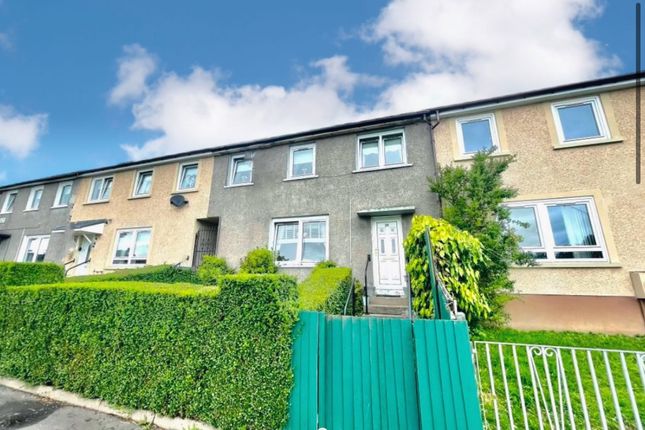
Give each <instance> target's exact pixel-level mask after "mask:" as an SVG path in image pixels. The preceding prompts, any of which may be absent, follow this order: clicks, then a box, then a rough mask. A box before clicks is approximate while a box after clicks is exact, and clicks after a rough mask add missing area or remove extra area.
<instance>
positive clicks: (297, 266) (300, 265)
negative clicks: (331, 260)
mask: <svg viewBox="0 0 645 430" xmlns="http://www.w3.org/2000/svg"><path fill="white" fill-rule="evenodd" d="M276 264H277V265H278V267H280V268H283V269H311V268H312V267H315V266H316V264H318V263H295V262H291V263H284V262H279V261H276Z"/></svg>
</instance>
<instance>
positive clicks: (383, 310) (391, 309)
mask: <svg viewBox="0 0 645 430" xmlns="http://www.w3.org/2000/svg"><path fill="white" fill-rule="evenodd" d="M367 310H368V312H369V315H374V314H377V315H388V316H392V315H397V316H407V315H408V307H407V306H390V305H374V304H372V303H370V305H369V307H368V309H367Z"/></svg>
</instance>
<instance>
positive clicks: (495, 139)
mask: <svg viewBox="0 0 645 430" xmlns="http://www.w3.org/2000/svg"><path fill="white" fill-rule="evenodd" d="M482 120H486V121H488V127H489V129H490V136H491V140H492V143H493V149H494V151H493V153H498V152H500V145H499V134H498V133H497V122H496V121H495V114H494V113H487V114H482V115H472V116H467V117H463V118H458V119H457V120H456V121H455V125H456V126H457V141H458V142H459V154H460V155H461V156H463V157H472V156H474V155H475V154H476V153H477V152H466V142H465V141H464V131H463V129H462V126H463V124H465V123H469V122H475V121H482Z"/></svg>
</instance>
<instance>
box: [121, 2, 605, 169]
mask: <svg viewBox="0 0 645 430" xmlns="http://www.w3.org/2000/svg"><path fill="white" fill-rule="evenodd" d="M601 13H602V11H601V8H600V7H599V6H598V3H597V1H596V0H526V1H521V2H520V1H509V0H489V1H486V2H482V1H479V0H460V1H454V0H392V1H391V2H390V4H388V5H387V6H386V7H385V8H384V9H383V10H382V11H381V13H380V14H379V16H378V18H377V19H376V20H375V21H374V22H373V23H372V24H370V25H368V26H367V27H365V28H364V29H363V31H362V34H363V37H364V39H365V40H366V42H368V43H378V44H380V45H381V47H382V49H383V61H384V62H385V63H386V64H388V65H390V66H391V67H396V68H402V69H403V70H404V71H405V72H406V74H405V76H404V77H403V78H402V79H400V80H398V81H389V80H385V79H383V78H379V77H375V76H371V75H365V74H361V73H356V72H354V71H352V70H351V69H350V68H349V66H348V64H347V63H348V59H347V58H346V57H344V56H333V57H330V58H324V59H320V60H317V61H315V62H313V63H312V64H311V66H312V69H311V73H312V74H311V75H310V76H308V77H306V78H304V79H302V80H301V81H300V82H297V83H296V84H294V85H293V86H290V87H285V86H273V85H268V86H259V85H252V84H249V85H228V84H226V83H225V82H223V81H222V80H220V79H219V75H218V73H216V72H214V71H209V70H205V69H203V68H200V67H195V68H194V69H193V71H192V73H190V74H188V75H186V76H181V75H178V74H177V73H174V72H172V71H171V72H168V73H165V74H161V75H160V76H158V77H157V78H156V79H155V80H153V82H148V81H149V78H150V76H151V74H153V73H154V71H155V70H156V64H157V63H156V61H155V59H154V57H152V56H151V55H150V54H148V53H147V52H146V51H145V49H143V48H142V47H140V46H139V45H130V46H128V47H126V48H125V49H126V54H125V56H124V57H123V58H121V59H120V60H119V73H118V81H117V84H116V86H115V87H114V89H113V90H112V93H111V96H110V102H111V103H123V102H126V101H129V102H131V103H132V112H133V115H134V124H133V127H134V128H136V129H142V130H147V131H153V132H158V133H159V137H157V138H155V139H151V140H149V141H146V142H142V143H139V144H130V145H123V148H124V149H125V150H126V151H127V153H128V155H129V156H130V158H132V159H141V158H146V157H150V156H154V155H160V154H166V153H173V152H179V151H185V150H190V149H195V148H201V147H207V146H208V147H210V146H218V145H222V144H227V143H234V142H240V141H244V140H248V139H253V138H260V137H268V136H272V135H277V134H281V133H287V132H294V131H301V130H306V129H310V128H314V127H319V126H324V125H330V124H333V123H341V122H347V121H352V120H356V119H359V118H364V117H368V116H378V115H384V114H390V113H397V112H405V111H412V110H416V109H422V108H427V107H431V106H438V105H441V104H446V103H453V102H459V101H466V100H474V99H478V98H482V97H488V96H495V95H502V94H506V93H510V92H516V91H522V90H528V89H534V88H539V87H545V86H550V85H556V84H563V83H568V82H575V81H580V80H585V79H591V78H594V77H598V76H600V75H603V74H607V73H610V72H612V68H613V67H615V66H616V65H617V60H616V59H615V58H614V57H610V56H607V55H605V54H604V53H603V52H602V51H601V50H600V48H599V46H598V44H597V43H596V42H595V41H593V40H590V39H588V38H586V37H585V35H584V34H583V33H582V32H581V30H580V28H579V24H580V21H581V20H583V19H589V18H593V17H596V16H598V15H599V14H601ZM360 86H372V87H374V88H376V89H375V91H376V100H377V102H376V103H375V105H373V106H369V107H366V106H360V105H358V104H356V103H355V102H354V101H352V95H353V92H354V91H355V90H356V89H357V88H358V87H360Z"/></svg>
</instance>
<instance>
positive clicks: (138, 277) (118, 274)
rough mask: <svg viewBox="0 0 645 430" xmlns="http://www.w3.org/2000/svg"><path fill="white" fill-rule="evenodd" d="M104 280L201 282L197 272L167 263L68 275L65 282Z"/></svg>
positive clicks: (171, 282) (168, 282)
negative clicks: (81, 274)
mask: <svg viewBox="0 0 645 430" xmlns="http://www.w3.org/2000/svg"><path fill="white" fill-rule="evenodd" d="M106 281H119V282H124V281H142V282H162V283H167V284H175V283H178V282H188V283H191V284H201V283H202V281H201V280H200V279H199V277H198V276H197V274H196V273H195V272H193V271H192V270H191V269H189V268H186V267H175V266H171V265H168V264H164V265H161V266H147V267H141V268H139V269H122V270H117V271H114V272H111V273H104V274H101V275H86V276H70V277H68V278H67V279H65V282H74V283H79V282H106Z"/></svg>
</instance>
